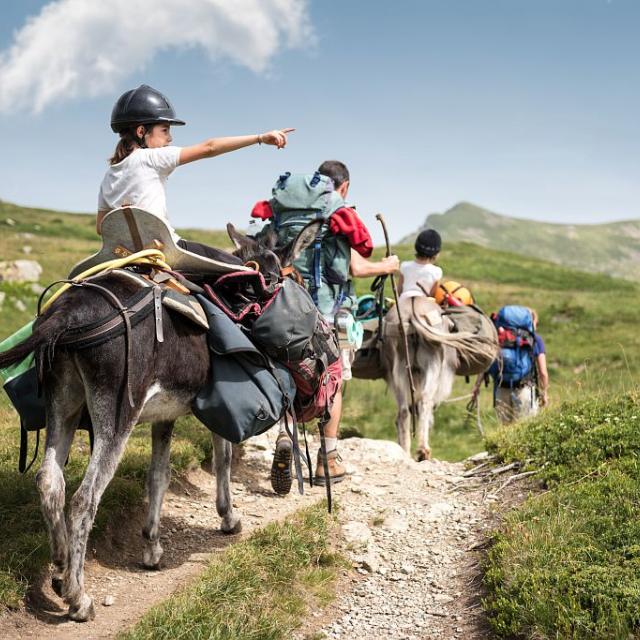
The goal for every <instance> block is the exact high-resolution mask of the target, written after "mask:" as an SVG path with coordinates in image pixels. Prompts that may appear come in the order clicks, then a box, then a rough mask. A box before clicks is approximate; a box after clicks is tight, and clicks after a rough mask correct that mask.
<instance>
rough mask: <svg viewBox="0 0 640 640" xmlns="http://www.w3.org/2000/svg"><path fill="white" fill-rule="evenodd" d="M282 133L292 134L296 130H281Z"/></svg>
mask: <svg viewBox="0 0 640 640" xmlns="http://www.w3.org/2000/svg"><path fill="white" fill-rule="evenodd" d="M280 131H281V132H282V133H291V132H292V131H295V129H280Z"/></svg>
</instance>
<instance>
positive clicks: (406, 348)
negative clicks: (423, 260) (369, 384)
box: [376, 213, 416, 436]
mask: <svg viewBox="0 0 640 640" xmlns="http://www.w3.org/2000/svg"><path fill="white" fill-rule="evenodd" d="M376 220H378V222H379V223H380V225H381V226H382V232H383V233H384V242H385V244H386V246H387V258H388V257H389V256H390V255H391V245H390V244H389V234H388V233H387V225H386V224H385V222H384V218H383V217H382V214H381V213H377V214H376ZM389 276H390V279H391V291H393V299H394V301H395V303H396V312H397V313H398V320H399V322H400V337H401V338H402V342H403V344H404V356H405V360H406V362H407V364H406V368H407V377H408V378H409V390H410V391H411V408H410V411H409V413H410V414H411V433H412V434H413V435H414V436H415V434H416V397H415V396H416V388H415V386H414V384H413V373H412V372H411V356H410V355H409V341H408V340H407V332H406V331H405V330H404V322H403V320H402V315H401V314H400V304H399V302H398V289H397V287H396V279H395V276H394V275H393V273H391V274H389Z"/></svg>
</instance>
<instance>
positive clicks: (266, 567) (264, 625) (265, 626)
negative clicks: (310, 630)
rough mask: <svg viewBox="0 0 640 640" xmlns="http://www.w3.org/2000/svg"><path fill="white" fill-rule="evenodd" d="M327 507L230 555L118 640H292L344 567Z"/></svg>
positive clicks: (300, 515)
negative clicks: (303, 619)
mask: <svg viewBox="0 0 640 640" xmlns="http://www.w3.org/2000/svg"><path fill="white" fill-rule="evenodd" d="M334 526H335V522H334V519H333V518H332V517H331V516H329V515H328V514H327V512H326V503H325V502H320V503H318V504H316V505H314V506H312V507H309V508H306V509H304V510H301V511H298V512H297V513H296V514H295V515H294V516H293V517H290V518H288V519H286V520H285V521H284V522H281V523H272V524H269V525H267V526H266V527H265V528H263V529H260V530H258V531H256V532H255V533H254V534H252V535H251V537H250V538H248V539H247V540H245V541H243V542H240V543H238V544H235V545H233V546H231V547H228V548H227V549H226V550H225V551H224V552H223V553H221V554H220V556H218V557H217V558H215V559H214V560H213V561H212V562H211V564H210V565H209V567H208V568H207V569H206V570H205V571H204V572H203V573H202V575H200V576H199V578H198V579H197V580H196V582H195V583H193V584H191V585H189V586H188V587H186V588H185V589H183V590H182V591H181V592H179V593H178V594H176V595H174V596H172V597H171V598H169V599H168V600H166V601H165V602H163V603H162V604H160V605H159V606H156V607H154V608H152V609H151V610H150V611H148V612H147V613H146V614H145V616H144V617H143V618H142V620H141V621H140V622H139V623H137V624H136V625H135V626H134V627H133V628H132V629H130V630H129V631H127V632H126V633H123V634H121V635H120V636H119V639H120V640H145V639H148V640H169V639H171V640H188V639H193V640H196V639H201V638H207V640H236V639H237V638H246V639H247V640H249V639H250V638H256V639H258V638H259V639H260V640H277V639H280V638H283V639H285V638H290V637H291V633H292V632H293V631H294V630H295V629H296V628H297V627H298V625H299V624H300V621H301V618H302V616H303V615H304V613H305V612H306V610H307V608H308V606H309V604H311V603H313V604H318V605H320V606H323V605H326V604H327V603H328V602H329V601H331V599H332V598H333V584H334V580H335V577H336V573H337V571H338V570H339V568H340V567H342V566H345V562H344V560H342V559H341V557H340V556H339V555H337V554H336V553H335V552H334V551H333V549H332V546H331V544H330V540H331V538H332V536H333V529H334Z"/></svg>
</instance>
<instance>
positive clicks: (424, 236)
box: [398, 229, 442, 299]
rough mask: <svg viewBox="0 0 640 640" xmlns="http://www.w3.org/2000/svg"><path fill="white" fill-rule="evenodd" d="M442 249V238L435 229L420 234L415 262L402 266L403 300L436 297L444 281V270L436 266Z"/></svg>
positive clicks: (400, 290)
mask: <svg viewBox="0 0 640 640" xmlns="http://www.w3.org/2000/svg"><path fill="white" fill-rule="evenodd" d="M441 247H442V238H441V237H440V234H439V233H438V232H437V231H436V230H435V229H425V230H424V231H421V232H420V233H419V234H418V237H417V238H416V243H415V251H416V258H415V260H410V261H405V262H403V263H402V264H401V265H400V277H399V278H398V291H399V292H400V298H401V299H403V298H412V297H414V296H424V295H430V296H433V295H435V292H436V290H437V289H438V285H439V284H440V280H442V269H441V268H440V267H438V266H437V265H435V264H434V263H435V261H436V260H437V258H438V254H439V253H440V249H441Z"/></svg>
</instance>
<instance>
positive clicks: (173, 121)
mask: <svg viewBox="0 0 640 640" xmlns="http://www.w3.org/2000/svg"><path fill="white" fill-rule="evenodd" d="M184 124H185V122H184V121H183V120H180V119H179V118H178V117H177V116H176V113H175V110H174V108H173V106H172V105H171V103H170V102H169V100H168V99H167V98H166V96H164V95H163V94H162V93H160V91H157V90H156V89H154V88H153V87H150V86H148V85H146V84H143V85H140V86H139V87H138V88H137V89H131V90H129V91H126V92H125V93H123V94H122V95H121V96H120V97H119V98H118V100H117V101H116V103H115V105H114V107H113V110H112V112H111V129H112V131H113V132H114V133H117V134H118V135H119V136H120V140H119V141H118V144H117V146H116V149H115V151H114V153H113V156H112V157H111V158H110V159H109V168H108V169H107V172H106V174H105V176H104V178H103V180H102V184H101V185H100V194H99V197H98V216H97V219H96V230H97V232H98V234H100V229H101V226H102V220H103V219H104V217H105V216H106V215H107V214H108V213H109V212H110V211H112V210H113V209H117V208H118V207H123V206H132V207H138V208H140V209H144V210H145V211H148V212H149V213H152V214H153V215H155V216H157V217H158V218H160V219H161V220H163V221H164V222H165V223H166V224H167V226H168V227H169V229H170V230H171V235H172V236H173V238H174V240H175V241H176V244H177V245H178V246H179V247H180V248H182V249H186V250H187V251H191V252H192V253H197V254H199V255H202V256H204V257H206V258H211V259H213V260H218V259H220V258H221V257H224V254H223V252H221V251H220V250H219V249H216V248H214V247H209V246H207V245H204V244H201V243H200V242H192V241H188V240H184V239H182V238H180V236H179V235H178V234H177V233H176V232H175V230H174V229H173V227H172V226H171V223H170V222H169V217H168V213H167V203H166V183H167V178H168V177H169V176H170V175H171V173H173V171H174V170H175V169H176V168H177V167H179V166H181V165H184V164H188V163H190V162H195V161H196V160H203V159H204V158H213V157H215V156H219V155H222V154H224V153H229V152H231V151H237V150H238V149H242V148H243V147H249V146H252V145H256V144H257V145H261V144H266V145H272V146H274V147H276V148H278V149H283V148H284V147H285V146H286V145H287V136H288V134H289V133H291V132H292V131H294V129H279V130H274V131H267V132H266V133H260V134H254V135H247V136H233V137H226V138H210V139H208V140H205V141H204V142H200V143H199V144H195V145H191V146H187V147H176V146H174V145H172V144H171V143H172V142H173V139H172V137H171V131H170V129H171V127H172V126H182V125H184Z"/></svg>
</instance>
